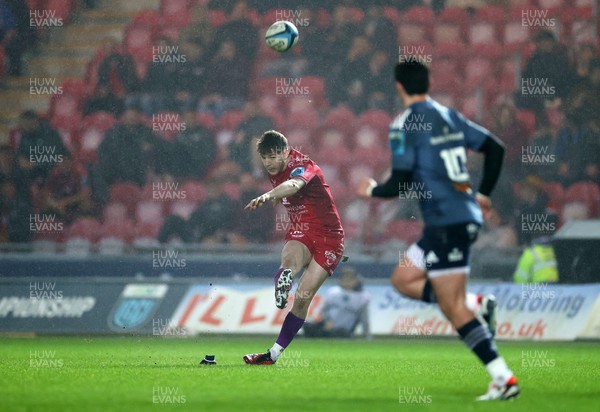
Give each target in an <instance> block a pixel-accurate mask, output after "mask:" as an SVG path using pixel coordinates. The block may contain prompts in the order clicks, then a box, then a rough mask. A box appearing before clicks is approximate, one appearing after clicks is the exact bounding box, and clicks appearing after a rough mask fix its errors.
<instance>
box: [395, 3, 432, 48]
mask: <svg viewBox="0 0 600 412" xmlns="http://www.w3.org/2000/svg"><path fill="white" fill-rule="evenodd" d="M434 19H435V15H434V14H433V10H432V9H431V7H425V6H416V7H411V8H410V9H408V10H407V11H406V12H405V13H404V15H402V17H401V18H400V23H399V25H398V41H399V42H400V44H409V43H414V42H419V41H422V40H428V39H429V33H430V31H431V28H432V26H433V23H434Z"/></svg>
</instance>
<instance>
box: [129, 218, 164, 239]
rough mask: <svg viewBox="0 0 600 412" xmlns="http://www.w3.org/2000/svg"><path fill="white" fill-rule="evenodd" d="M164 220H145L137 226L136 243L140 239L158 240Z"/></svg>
mask: <svg viewBox="0 0 600 412" xmlns="http://www.w3.org/2000/svg"><path fill="white" fill-rule="evenodd" d="M162 224H163V222H162V220H144V221H141V222H138V223H137V225H136V226H135V237H136V241H137V240H139V239H156V238H157V237H158V234H159V233H160V228H161V227H162Z"/></svg>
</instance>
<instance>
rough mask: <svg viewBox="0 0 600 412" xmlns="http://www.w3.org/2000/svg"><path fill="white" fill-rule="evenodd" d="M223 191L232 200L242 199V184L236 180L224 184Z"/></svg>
mask: <svg viewBox="0 0 600 412" xmlns="http://www.w3.org/2000/svg"><path fill="white" fill-rule="evenodd" d="M223 191H224V192H225V194H226V195H227V197H229V198H230V199H231V200H234V201H236V202H237V201H239V200H240V199H241V190H240V185H239V184H238V183H235V182H227V183H225V184H224V185H223Z"/></svg>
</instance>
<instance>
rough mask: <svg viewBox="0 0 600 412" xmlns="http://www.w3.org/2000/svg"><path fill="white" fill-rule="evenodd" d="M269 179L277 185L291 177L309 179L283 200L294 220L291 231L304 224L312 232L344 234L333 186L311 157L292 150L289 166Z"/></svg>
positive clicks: (291, 219)
mask: <svg viewBox="0 0 600 412" xmlns="http://www.w3.org/2000/svg"><path fill="white" fill-rule="evenodd" d="M269 178H270V179H271V184H272V185H273V187H276V186H279V185H280V184H282V183H283V182H285V181H286V180H290V179H302V180H304V181H305V182H306V185H305V186H304V187H303V188H302V189H300V190H299V191H298V192H297V193H296V194H295V195H292V196H288V197H284V198H283V199H282V204H283V205H284V206H285V208H286V210H287V212H288V216H289V220H290V223H291V225H290V231H291V230H292V229H294V228H299V227H302V228H306V231H308V232H309V233H316V234H323V235H326V236H327V235H329V236H332V235H336V236H343V235H344V229H343V228H342V222H341V220H340V215H339V214H338V211H337V208H336V207H335V203H334V202H333V197H332V196H331V191H330V190H329V185H328V184H327V182H325V177H324V176H323V172H322V171H321V168H320V167H319V166H318V165H317V164H316V163H315V162H313V161H312V160H310V159H309V158H308V156H305V155H303V154H302V153H300V152H299V151H297V150H293V149H292V150H291V151H290V160H289V161H288V164H287V166H286V168H285V169H284V170H283V171H282V172H281V173H279V174H277V175H274V176H269Z"/></svg>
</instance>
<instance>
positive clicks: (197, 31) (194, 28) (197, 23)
mask: <svg viewBox="0 0 600 412" xmlns="http://www.w3.org/2000/svg"><path fill="white" fill-rule="evenodd" d="M213 35H214V28H213V26H212V23H211V21H210V11H209V9H208V8H206V7H203V6H196V7H194V8H192V10H191V11H190V23H189V24H188V25H187V26H185V27H184V28H183V29H181V32H180V33H179V41H180V42H181V43H194V44H196V45H197V46H198V47H201V48H202V49H204V50H206V49H207V48H208V47H210V45H211V44H212V39H213Z"/></svg>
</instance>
